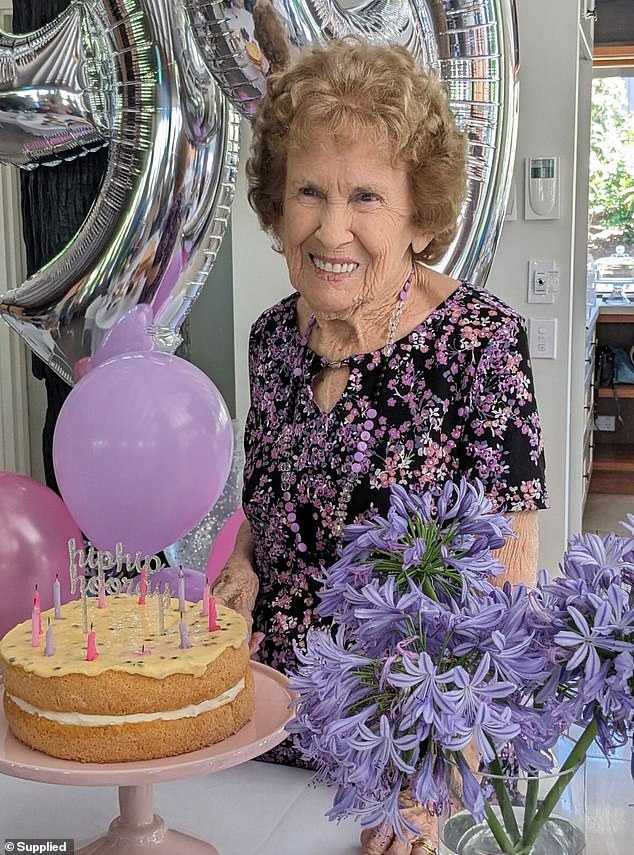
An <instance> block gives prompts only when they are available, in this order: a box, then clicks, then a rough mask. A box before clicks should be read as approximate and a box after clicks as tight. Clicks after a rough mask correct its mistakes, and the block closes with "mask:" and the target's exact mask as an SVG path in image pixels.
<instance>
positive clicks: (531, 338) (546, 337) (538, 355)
mask: <svg viewBox="0 0 634 855" xmlns="http://www.w3.org/2000/svg"><path fill="white" fill-rule="evenodd" d="M528 344H529V349H530V354H531V356H532V357H533V359H557V318H529V321H528Z"/></svg>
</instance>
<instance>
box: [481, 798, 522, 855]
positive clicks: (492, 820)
mask: <svg viewBox="0 0 634 855" xmlns="http://www.w3.org/2000/svg"><path fill="white" fill-rule="evenodd" d="M484 813H485V815H486V820H487V824H488V826H489V828H490V829H491V831H492V833H493V836H494V837H495V840H496V842H497V845H498V846H499V847H500V849H501V850H502V852H504V855H513V853H514V852H515V849H514V847H513V843H512V842H511V840H509V837H508V835H507V833H506V832H505V831H504V829H503V828H502V825H501V824H500V820H499V819H498V818H497V816H496V815H495V811H494V810H493V808H492V807H491V805H490V804H489V803H488V802H485V803H484Z"/></svg>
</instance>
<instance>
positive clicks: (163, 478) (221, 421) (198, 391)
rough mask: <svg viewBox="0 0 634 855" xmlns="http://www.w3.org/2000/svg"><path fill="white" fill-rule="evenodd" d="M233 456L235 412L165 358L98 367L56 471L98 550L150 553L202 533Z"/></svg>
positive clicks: (142, 356)
mask: <svg viewBox="0 0 634 855" xmlns="http://www.w3.org/2000/svg"><path fill="white" fill-rule="evenodd" d="M232 456H233V430H232V427H231V421H230V417H229V411H228V410H227V407H226V404H225V402H224V401H223V399H222V396H221V395H220V392H219V391H218V389H217V388H216V387H215V386H214V384H213V383H212V382H211V380H210V379H209V377H207V375H206V374H204V373H203V372H202V371H200V369H198V368H196V367H195V366H194V365H192V364H191V363H190V362H187V361H186V360H184V359H180V358H179V357H177V356H172V355H170V354H167V353H161V352H153V351H146V352H143V353H130V354H127V355H125V356H120V357H117V358H116V359H111V360H108V361H107V362H104V363H102V364H101V365H97V366H96V367H95V368H93V369H92V371H89V372H88V374H86V376H85V377H83V378H82V379H81V380H80V381H79V383H77V385H76V386H75V387H74V388H73V389H72V390H71V392H70V394H69V396H68V397H67V398H66V400H65V401H64V404H63V406H62V409H61V411H60V414H59V417H58V419H57V424H56V426H55V433H54V436H53V466H54V468H55V475H56V477H57V483H58V485H59V488H60V492H61V494H62V496H63V498H64V501H65V503H66V506H67V508H68V509H69V510H70V512H71V513H72V515H73V517H74V518H75V519H76V521H77V523H78V524H79V526H80V527H81V529H82V531H83V532H84V534H85V535H86V537H87V538H89V540H90V541H91V542H92V543H93V544H94V545H95V546H96V547H97V548H98V549H108V550H111V551H112V550H114V548H115V546H116V544H117V542H121V543H123V545H124V548H125V550H126V551H127V552H130V553H135V552H137V551H138V552H141V553H142V554H144V555H145V554H153V553H156V552H158V551H159V550H161V549H163V548H164V547H166V546H169V544H171V543H174V541H176V540H178V538H179V537H181V536H182V535H183V534H185V533H186V532H188V531H190V530H191V529H192V528H194V526H196V525H197V524H198V523H199V522H200V520H201V519H202V518H203V517H204V516H205V514H206V513H208V511H209V510H210V508H211V507H212V506H213V505H214V503H215V502H216V500H217V499H218V497H219V495H220V493H221V491H222V488H223V487H224V484H225V482H226V480H227V476H228V474H229V470H230V467H231V459H232Z"/></svg>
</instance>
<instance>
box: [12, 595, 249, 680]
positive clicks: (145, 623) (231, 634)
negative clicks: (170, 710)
mask: <svg viewBox="0 0 634 855" xmlns="http://www.w3.org/2000/svg"><path fill="white" fill-rule="evenodd" d="M87 610H88V628H89V629H90V625H91V624H92V625H93V629H94V632H95V642H96V647H97V650H98V652H99V657H98V658H97V659H95V660H93V661H92V662H87V661H86V640H87V634H86V633H85V632H84V629H83V618H82V604H81V600H73V601H72V602H70V603H65V604H64V605H63V606H62V611H61V614H62V617H61V619H60V620H55V610H54V609H49V610H48V611H45V612H42V628H43V629H44V633H46V629H47V627H48V618H50V620H51V623H50V625H51V626H52V627H53V647H54V648H55V653H54V654H53V656H46V654H45V652H44V650H45V634H44V635H41V636H40V646H39V647H32V646H31V620H30V619H29V620H27V621H24V622H23V623H20V624H18V625H17V626H15V627H14V628H13V629H11V630H9V632H8V633H7V634H6V635H5V636H4V638H3V639H2V641H0V665H4V666H6V663H9V664H10V665H19V666H21V667H22V668H24V669H25V671H31V672H33V673H34V674H37V675H38V676H41V677H61V676H63V675H65V674H86V675H90V676H94V675H96V674H102V673H103V672H104V671H110V670H114V671H125V672H127V673H129V674H142V675H143V676H145V677H154V678H156V679H158V680H161V679H163V678H165V677H169V676H170V675H171V674H191V675H193V676H195V677H200V676H202V675H203V674H204V673H205V669H206V668H207V666H208V665H209V663H210V662H213V661H214V659H216V658H217V657H218V656H220V654H221V653H223V652H224V651H225V650H226V649H227V647H240V645H241V644H242V643H243V641H244V640H245V638H246V633H247V626H246V622H245V620H244V618H243V617H242V615H239V614H238V613H237V612H234V611H233V609H228V608H226V607H225V606H220V605H217V606H216V611H217V619H218V625H219V626H220V627H221V629H220V630H219V631H217V632H209V629H208V618H207V617H202V616H201V611H202V603H200V602H199V603H186V604H185V610H184V612H183V620H184V621H185V624H186V625H187V630H188V634H189V640H190V642H191V644H192V646H191V647H189V648H184V649H180V647H179V645H180V633H179V628H178V624H179V621H180V611H179V610H178V600H177V599H175V598H173V599H172V600H171V602H170V605H169V607H168V606H167V604H166V608H165V621H164V623H165V635H160V634H159V617H158V598H156V597H150V596H148V597H147V600H146V604H145V605H144V606H139V605H138V604H137V596H136V595H132V594H112V595H108V597H107V598H106V608H105V609H100V608H98V607H97V598H96V597H88V598H87ZM143 648H145V654H143V653H142V650H143Z"/></svg>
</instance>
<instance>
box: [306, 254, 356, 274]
mask: <svg viewBox="0 0 634 855" xmlns="http://www.w3.org/2000/svg"><path fill="white" fill-rule="evenodd" d="M310 260H311V261H312V263H313V264H314V266H315V267H316V268H317V270H321V271H323V272H324V273H352V272H353V271H354V270H356V269H357V267H358V266H359V264H358V263H357V262H356V261H336V262H335V261H326V259H324V258H320V257H319V256H318V255H311V256H310Z"/></svg>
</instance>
